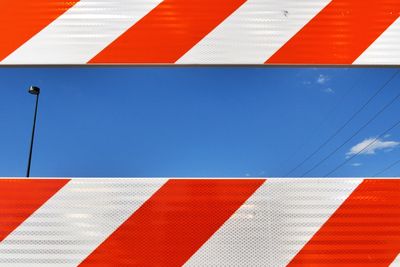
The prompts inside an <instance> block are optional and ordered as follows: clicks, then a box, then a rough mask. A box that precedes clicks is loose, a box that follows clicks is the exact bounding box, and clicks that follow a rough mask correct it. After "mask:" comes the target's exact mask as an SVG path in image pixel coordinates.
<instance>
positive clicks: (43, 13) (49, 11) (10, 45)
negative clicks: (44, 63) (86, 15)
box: [0, 0, 78, 60]
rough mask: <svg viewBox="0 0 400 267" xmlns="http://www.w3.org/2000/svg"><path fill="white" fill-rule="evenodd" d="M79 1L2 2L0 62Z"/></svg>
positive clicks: (19, 0)
mask: <svg viewBox="0 0 400 267" xmlns="http://www.w3.org/2000/svg"><path fill="white" fill-rule="evenodd" d="M77 2H78V0H71V1H59V0H8V1H6V0H4V1H3V0H2V4H1V7H0V33H1V42H0V60H3V59H4V58H6V57H7V56H8V55H9V54H11V53H12V52H14V51H15V50H16V49H17V48H18V47H20V46H21V45H23V44H24V43H25V42H26V41H28V40H29V39H30V38H31V37H32V36H34V35H35V34H37V33H38V32H39V31H41V30H42V29H43V28H45V27H46V26H47V25H49V24H50V23H51V22H53V21H54V20H55V19H56V18H58V17H59V16H60V15H61V14H63V13H64V12H65V11H66V10H68V9H69V8H70V7H72V6H73V5H74V4H75V3H77Z"/></svg>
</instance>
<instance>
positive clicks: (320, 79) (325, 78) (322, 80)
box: [317, 74, 330, 84]
mask: <svg viewBox="0 0 400 267" xmlns="http://www.w3.org/2000/svg"><path fill="white" fill-rule="evenodd" d="M329 80H330V78H329V76H327V75H323V74H320V75H319V76H318V78H317V83H319V84H324V83H326V82H327V81H329Z"/></svg>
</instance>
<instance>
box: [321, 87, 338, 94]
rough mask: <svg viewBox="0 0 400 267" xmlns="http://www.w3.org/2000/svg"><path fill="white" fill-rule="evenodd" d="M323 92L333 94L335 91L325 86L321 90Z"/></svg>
mask: <svg viewBox="0 0 400 267" xmlns="http://www.w3.org/2000/svg"><path fill="white" fill-rule="evenodd" d="M322 91H323V92H325V93H327V94H333V93H335V91H334V90H333V89H332V88H325V89H324V90H322Z"/></svg>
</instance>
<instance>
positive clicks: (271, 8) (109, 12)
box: [0, 0, 400, 65]
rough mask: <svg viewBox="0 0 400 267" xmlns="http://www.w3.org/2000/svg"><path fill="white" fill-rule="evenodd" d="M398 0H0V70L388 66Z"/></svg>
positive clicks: (394, 49)
mask: <svg viewBox="0 0 400 267" xmlns="http://www.w3.org/2000/svg"><path fill="white" fill-rule="evenodd" d="M399 16H400V2H399V1H398V0H382V1H376V0H364V1H359V0H313V1H307V0H297V1H295V0H286V1H280V0H265V1H262V0H219V1H211V0H164V1H161V0H148V1H144V0H100V1H98V0H80V1H70V2H64V1H52V0H20V1H2V2H1V3H0V32H1V34H2V40H4V41H3V42H0V61H1V63H3V64H86V63H91V64H107V63H113V64H119V63H127V64H137V63H140V64H142V63H144V64H146V63H150V64H152V63H159V64H174V63H177V64H264V63H266V64H394V65H397V64H399V63H400V58H399V54H400V53H399V51H400V50H399V49H400V48H399V45H398V43H399V42H398V40H399V38H398V37H399V34H400V28H399Z"/></svg>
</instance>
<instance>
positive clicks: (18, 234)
mask: <svg viewBox="0 0 400 267" xmlns="http://www.w3.org/2000/svg"><path fill="white" fill-rule="evenodd" d="M166 181H167V179H107V180H105V179H73V180H71V181H70V182H69V183H68V184H67V185H65V186H64V187H63V188H62V189H61V190H60V191H59V192H58V193H57V194H55V195H54V196H53V197H52V198H50V199H49V200H48V201H47V202H46V203H45V204H44V205H43V206H42V207H40V208H39V209H38V210H37V211H36V212H35V213H33V214H32V215H31V216H30V217H29V218H28V219H27V220H26V221H24V222H23V223H22V224H21V225H20V226H19V227H18V228H17V229H16V230H14V231H13V232H12V233H11V234H10V235H9V236H8V237H7V238H6V239H4V240H3V241H2V242H1V243H0V266H39V265H40V266H77V265H78V264H79V263H80V262H82V261H83V260H84V259H85V258H86V257H87V256H88V255H89V254H90V253H91V252H92V251H93V250H94V249H96V248H97V247H98V246H99V245H100V244H101V243H102V242H103V241H104V240H105V239H106V238H107V237H108V236H110V235H111V234H112V233H113V232H114V231H115V230H116V229H117V228H118V227H119V226H120V225H121V224H122V223H123V222H124V221H125V220H126V219H128V218H129V216H131V215H132V214H133V213H134V212H135V211H136V210H137V209H138V208H139V207H140V206H141V205H142V204H143V203H144V202H145V201H146V200H148V199H149V198H150V197H151V196H152V195H153V194H154V193H155V192H156V191H157V190H158V189H159V188H160V187H161V186H162V185H163V184H164V183H165V182H166Z"/></svg>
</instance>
